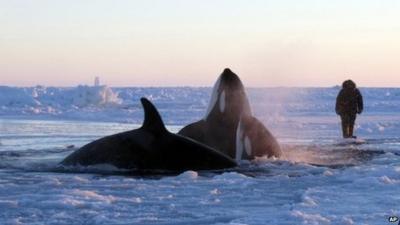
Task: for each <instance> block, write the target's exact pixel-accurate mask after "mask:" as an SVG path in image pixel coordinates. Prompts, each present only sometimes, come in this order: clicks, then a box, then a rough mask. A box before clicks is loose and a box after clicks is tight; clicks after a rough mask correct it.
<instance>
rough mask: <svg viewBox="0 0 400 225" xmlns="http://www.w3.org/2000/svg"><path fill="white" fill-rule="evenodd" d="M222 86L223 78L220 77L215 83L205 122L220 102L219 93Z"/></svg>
mask: <svg viewBox="0 0 400 225" xmlns="http://www.w3.org/2000/svg"><path fill="white" fill-rule="evenodd" d="M220 85H221V76H219V78H218V80H217V81H216V82H215V84H214V87H213V90H212V93H211V99H210V103H209V104H208V107H207V113H206V115H205V116H204V118H203V120H207V118H208V116H209V115H210V113H211V111H212V109H213V108H214V106H215V105H216V104H217V101H218V91H219V89H220V88H219V86H220Z"/></svg>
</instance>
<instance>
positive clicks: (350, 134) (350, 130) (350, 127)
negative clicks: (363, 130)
mask: <svg viewBox="0 0 400 225" xmlns="http://www.w3.org/2000/svg"><path fill="white" fill-rule="evenodd" d="M353 131H354V124H351V125H350V126H349V137H350V138H357V136H354V135H353Z"/></svg>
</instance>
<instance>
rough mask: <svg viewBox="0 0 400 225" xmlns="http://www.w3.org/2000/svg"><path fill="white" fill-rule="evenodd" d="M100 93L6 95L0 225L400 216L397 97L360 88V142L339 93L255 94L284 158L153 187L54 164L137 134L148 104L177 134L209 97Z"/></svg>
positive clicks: (382, 220)
mask: <svg viewBox="0 0 400 225" xmlns="http://www.w3.org/2000/svg"><path fill="white" fill-rule="evenodd" d="M91 88H92V87H89V88H84V87H81V89H80V88H79V87H74V88H53V87H41V86H37V87H25V88H16V87H0V142H1V145H0V224H4V225H14V224H35V225H36V224H38V225H39V224H46V225H47V224H68V225H75V224H76V225H78V224H119V225H121V224H123V225H125V224H126V225H127V224H215V225H222V224H230V225H233V224H251V225H258V224H260V225H263V224H277V225H280V224H282V225H283V224H332V225H334V224H350V225H351V224H389V223H388V220H387V219H388V217H389V216H400V210H399V204H398V203H399V201H400V195H399V193H400V185H399V184H400V166H399V165H400V137H399V136H398V134H399V132H400V114H399V112H400V104H399V103H400V102H399V96H400V89H396V88H362V89H361V92H362V93H363V95H364V100H365V111H364V113H363V114H362V115H360V116H358V117H357V121H356V123H357V127H356V131H355V132H356V135H357V136H358V139H356V140H352V141H343V140H342V139H341V138H340V136H341V134H340V127H339V126H340V124H339V118H338V117H337V116H336V115H335V114H334V111H333V110H334V100H335V97H336V94H337V92H338V89H337V88H263V89H257V88H256V89H248V90H247V93H249V100H250V102H251V104H252V107H253V112H254V114H255V116H256V117H258V118H260V120H261V121H262V122H263V123H264V124H265V125H266V127H267V128H268V129H269V130H271V132H272V133H273V134H274V136H276V137H277V139H278V141H279V142H280V143H281V145H282V149H283V152H284V157H283V158H281V159H267V158H258V159H257V160H255V161H254V162H252V163H250V162H247V161H241V162H240V167H239V168H236V169H231V170H226V171H210V172H196V171H186V172H184V173H182V174H177V175H174V174H170V175H169V176H160V175H153V176H144V175H140V174H139V175H127V174H126V171H120V170H118V169H117V168H114V167H110V166H109V165H101V166H98V167H94V168H75V169H74V170H72V169H70V168H60V167H59V166H58V165H57V163H58V162H59V161H60V160H61V159H63V158H64V157H65V156H66V155H68V154H70V153H71V152H72V151H74V150H76V149H77V148H79V147H80V146H82V145H84V144H86V143H88V142H90V141H92V140H95V139H97V138H99V137H102V136H105V135H109V134H113V133H117V132H122V131H126V130H130V129H135V128H138V127H139V126H140V125H141V122H142V120H143V112H142V108H141V106H140V105H139V99H140V97H142V96H146V97H148V98H149V99H151V100H152V101H153V102H155V104H156V106H157V108H158V109H159V110H160V112H161V114H162V116H163V118H164V120H165V121H166V124H167V128H168V129H169V130H170V131H172V132H177V131H178V130H179V129H180V128H181V127H183V126H184V125H185V124H187V123H189V122H193V121H196V120H198V119H200V118H202V116H203V115H204V113H205V111H206V108H207V106H208V101H209V98H210V95H211V91H212V90H211V88H109V90H110V91H112V93H113V94H114V97H116V98H108V100H107V98H103V97H104V95H102V94H99V92H98V91H94V90H93V92H91V91H90V90H91ZM98 88H99V89H96V90H102V91H101V92H102V93H105V92H107V91H106V89H107V88H106V87H103V86H99V87H98ZM103 88H105V89H103ZM82 90H85V92H86V91H89V92H91V93H92V94H89V95H88V96H92V97H93V96H97V97H93V98H92V97H88V99H91V100H89V101H84V102H90V103H88V104H83V105H81V106H78V105H76V103H74V101H73V98H74V97H73V96H76V95H74V94H73V93H80V92H81V91H82ZM388 93H389V94H388ZM99 96H100V97H99ZM101 96H103V97H101ZM98 97H99V98H98ZM96 99H97V100H96ZM99 99H102V100H101V101H100V100H99ZM116 99H118V100H116ZM103 100H105V101H103ZM30 107H32V108H33V109H36V111H37V112H38V113H35V112H34V111H35V110H29V108H30ZM49 107H50V108H51V109H49ZM238 131H240V127H238ZM239 133H240V132H239ZM241 136H243V135H241ZM245 139H246V138H245V137H242V138H241V139H240V140H241V145H240V146H241V147H242V152H243V151H244V149H243V147H244V146H245V142H246V141H245ZM69 146H74V147H69Z"/></svg>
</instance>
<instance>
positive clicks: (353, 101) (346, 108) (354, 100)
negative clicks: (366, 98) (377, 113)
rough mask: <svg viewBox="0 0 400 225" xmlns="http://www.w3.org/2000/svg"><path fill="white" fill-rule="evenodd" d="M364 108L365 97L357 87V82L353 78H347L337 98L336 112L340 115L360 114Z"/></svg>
mask: <svg viewBox="0 0 400 225" xmlns="http://www.w3.org/2000/svg"><path fill="white" fill-rule="evenodd" d="M363 109H364V105H363V98H362V95H361V93H360V91H359V90H358V89H357V88H356V84H355V83H354V82H353V81H352V80H346V81H344V82H343V84H342V90H340V92H339V94H338V96H337V98H336V108H335V110H336V113H337V114H338V115H341V116H343V115H354V116H355V115H356V113H358V114H360V113H361V112H362V111H363Z"/></svg>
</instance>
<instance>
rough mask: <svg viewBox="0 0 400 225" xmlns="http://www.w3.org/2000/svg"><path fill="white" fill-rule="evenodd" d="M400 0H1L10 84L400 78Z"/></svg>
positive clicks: (0, 42) (2, 67)
mask: <svg viewBox="0 0 400 225" xmlns="http://www.w3.org/2000/svg"><path fill="white" fill-rule="evenodd" d="M398 12H400V3H399V2H398V1H372V0H370V1H354V0H351V1H328V0H325V1H311V0H308V1H261V0H260V1H244V0H241V1H239V0H221V1H211V0H204V1H184V0H171V1H162V0H153V1H57V2H55V1H50V0H47V1H45V0H39V1H0V26H1V27H2V29H1V30H0V85H10V86H32V85H37V84H42V85H48V86H74V85H77V84H92V83H93V79H94V77H95V76H99V77H100V78H101V81H102V83H106V84H108V85H110V86H211V85H212V84H213V82H214V81H215V79H216V77H217V76H218V75H219V74H220V73H221V72H222V70H223V69H224V68H225V67H230V68H231V69H232V70H233V71H234V72H236V73H237V74H238V75H239V76H240V77H241V79H242V80H243V82H244V83H245V85H247V86H256V87H260V86H261V87H264V86H333V85H337V84H340V83H341V82H342V81H343V80H344V79H348V78H351V79H353V80H354V81H356V83H357V84H358V85H359V86H377V87H378V86H385V87H399V86H400V65H399V63H398V58H399V57H400V42H399V40H400V23H399V21H400V15H399V13H398Z"/></svg>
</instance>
